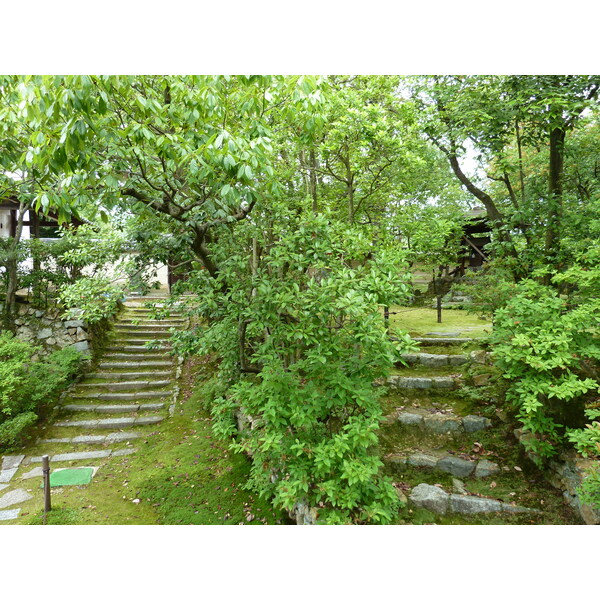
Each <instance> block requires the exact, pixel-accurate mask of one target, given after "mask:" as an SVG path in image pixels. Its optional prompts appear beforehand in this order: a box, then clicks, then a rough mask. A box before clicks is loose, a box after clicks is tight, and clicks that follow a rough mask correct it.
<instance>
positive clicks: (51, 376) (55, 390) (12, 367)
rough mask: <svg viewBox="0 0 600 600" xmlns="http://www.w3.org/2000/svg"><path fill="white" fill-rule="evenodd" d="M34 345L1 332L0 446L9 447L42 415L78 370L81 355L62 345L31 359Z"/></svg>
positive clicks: (34, 349)
mask: <svg viewBox="0 0 600 600" xmlns="http://www.w3.org/2000/svg"><path fill="white" fill-rule="evenodd" d="M35 351H36V348H35V347H34V346H32V345H31V344H29V343H27V342H24V341H21V340H19V339H17V338H15V337H13V336H12V334H10V333H2V334H0V446H12V445H14V444H16V443H17V441H18V439H19V437H20V436H21V434H22V433H23V432H24V431H25V429H26V428H27V427H29V426H30V425H31V424H32V423H34V422H35V421H36V420H37V419H38V417H40V416H43V415H44V413H45V412H46V411H47V410H48V408H50V407H51V406H52V405H53V404H54V402H55V401H56V400H57V399H58V396H59V394H60V393H61V392H62V391H63V390H64V389H65V388H66V387H67V385H68V384H69V382H70V380H71V379H72V378H73V376H74V375H75V374H76V373H77V372H78V371H79V369H80V366H81V361H82V355H81V354H80V353H79V352H78V351H77V350H74V349H73V348H63V349H62V350H57V351H55V352H53V353H52V354H50V355H49V356H48V357H46V358H44V359H43V360H39V361H37V362H32V358H33V355H34V354H35Z"/></svg>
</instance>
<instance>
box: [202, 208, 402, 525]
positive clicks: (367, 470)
mask: <svg viewBox="0 0 600 600" xmlns="http://www.w3.org/2000/svg"><path fill="white" fill-rule="evenodd" d="M285 233H286V235H285V236H282V237H281V238H279V239H278V241H277V243H276V244H275V245H274V246H273V247H272V248H271V249H270V252H269V254H268V255H266V256H263V258H262V260H261V262H260V264H259V265H258V267H257V269H256V270H255V271H254V273H252V275H251V276H250V277H247V278H242V277H238V280H237V284H233V285H232V288H231V290H230V292H229V293H228V300H227V302H226V303H225V305H226V312H224V313H223V314H222V315H221V318H220V319H218V320H217V319H215V318H214V317H215V315H216V313H215V308H216V307H217V306H218V304H219V298H218V288H217V291H216V293H215V292H213V294H212V297H211V296H210V295H209V293H205V294H204V295H203V300H204V302H205V304H204V307H205V309H206V312H207V316H210V317H211V321H212V322H211V325H210V326H208V327H207V329H206V330H205V331H204V332H203V333H202V335H203V337H202V338H201V340H200V343H201V344H202V345H203V347H200V348H196V350H203V351H206V350H212V351H214V350H217V351H218V353H219V355H220V356H221V357H222V363H221V374H222V377H224V378H231V377H234V376H235V372H236V366H237V369H239V368H240V363H241V369H242V371H246V372H254V373H255V374H249V375H246V376H244V377H242V378H241V379H240V380H239V381H237V383H234V385H233V386H232V387H231V388H230V389H229V391H228V393H227V395H226V396H223V397H221V398H219V399H217V400H216V401H215V403H214V407H213V412H214V414H215V416H217V417H218V423H217V425H216V427H215V429H216V431H218V433H219V434H220V435H221V436H224V437H226V436H229V435H232V434H234V433H235V427H234V421H233V420H232V416H233V414H234V413H237V414H238V416H239V415H244V417H242V418H247V419H249V421H250V423H252V425H251V426H250V427H249V428H246V429H245V430H244V431H243V432H242V433H241V434H240V435H239V436H238V438H237V441H236V442H235V443H234V448H235V449H236V450H237V451H244V452H247V453H248V454H250V455H251V456H252V461H253V467H252V475H251V484H252V486H253V487H254V489H256V490H257V491H259V492H260V493H261V494H262V495H265V496H267V497H272V498H273V499H274V503H275V506H276V507H279V508H285V509H286V510H290V511H291V510H292V509H293V508H294V506H296V505H297V504H298V503H305V504H307V505H308V506H313V507H315V508H316V507H318V508H319V519H320V520H322V521H323V522H331V523H333V522H374V523H376V522H389V521H390V519H391V518H392V513H393V509H394V507H395V505H396V494H395V492H394V489H393V488H392V486H391V485H390V482H389V481H387V480H385V479H384V478H382V477H381V476H380V475H379V469H380V467H381V462H380V460H379V459H378V458H377V457H376V456H375V455H374V453H373V448H374V445H375V444H376V443H377V437H376V430H377V428H378V419H379V417H380V415H381V409H380V406H379V402H378V396H379V393H378V392H377V390H376V389H375V388H373V385H372V383H373V380H374V379H375V378H377V377H381V376H384V375H385V374H386V373H387V372H388V370H389V369H390V368H391V366H392V365H393V363H394V362H395V361H396V360H397V356H398V350H399V349H402V348H396V347H395V346H394V344H393V342H391V341H390V340H389V338H388V335H387V332H386V329H385V326H384V322H383V319H382V317H381V314H380V311H379V306H381V305H382V304H384V303H392V302H398V301H400V300H401V299H402V298H404V297H405V296H406V294H407V292H408V289H409V287H408V284H407V275H399V274H398V269H399V268H401V262H398V259H399V258H401V256H400V257H399V256H398V255H396V256H393V255H392V254H390V253H389V252H386V251H385V250H384V249H382V250H381V251H380V252H375V253H374V256H373V258H372V259H371V260H365V258H366V253H365V248H366V247H368V245H369V244H368V243H367V239H366V238H364V236H362V235H361V234H360V231H359V230H357V228H349V227H347V226H341V225H339V226H332V225H331V224H330V223H328V221H327V219H326V218H325V217H323V216H315V217H311V218H306V219H302V220H299V221H297V222H293V221H292V222H291V223H290V224H289V229H288V227H287V226H286V232H285ZM361 255H362V258H363V261H362V265H361V266H357V267H351V266H350V264H351V263H353V264H356V262H358V259H359V258H360V256H361ZM210 306H212V307H213V310H212V314H210V312H211V311H210V310H209V307H210ZM240 328H241V329H243V331H244V333H243V334H242V336H241V339H240V336H239V330H240ZM238 372H239V371H238Z"/></svg>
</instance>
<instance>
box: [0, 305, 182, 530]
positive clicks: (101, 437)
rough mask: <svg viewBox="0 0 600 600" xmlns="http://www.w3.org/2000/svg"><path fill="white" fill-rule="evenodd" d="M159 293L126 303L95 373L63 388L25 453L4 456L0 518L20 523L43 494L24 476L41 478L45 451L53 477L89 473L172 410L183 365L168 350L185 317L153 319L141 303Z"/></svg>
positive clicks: (128, 449) (126, 451)
mask: <svg viewBox="0 0 600 600" xmlns="http://www.w3.org/2000/svg"><path fill="white" fill-rule="evenodd" d="M160 298H161V297H156V298H154V297H148V296H146V297H133V298H128V299H127V300H126V301H125V303H124V309H123V310H122V311H121V312H120V314H119V315H118V317H117V319H116V321H115V323H114V325H113V327H112V331H111V332H110V334H109V338H108V341H107V344H108V345H107V347H106V348H105V349H104V352H103V354H102V357H101V358H100V360H99V362H98V364H97V365H96V367H95V369H94V371H93V372H90V373H87V374H86V375H85V376H84V377H83V378H82V379H81V380H80V381H78V382H77V383H75V384H74V385H72V386H71V388H70V389H69V390H68V392H67V394H66V395H65V396H64V399H63V401H62V402H61V404H60V406H59V408H58V410H59V417H58V420H56V421H55V422H54V423H52V424H50V425H49V426H48V427H47V428H46V429H45V435H44V436H43V438H42V439H39V440H38V441H37V442H36V444H35V446H34V447H33V448H32V450H31V451H30V453H29V454H28V455H18V456H4V457H3V462H2V468H1V470H0V521H15V520H17V521H18V518H19V515H20V511H21V508H20V507H19V505H22V504H23V503H25V502H28V501H29V500H31V499H32V498H34V495H35V496H36V497H39V498H41V494H40V490H39V484H38V483H36V484H35V485H34V486H33V488H35V489H31V488H32V485H31V484H32V481H29V480H33V482H39V481H41V477H42V468H41V466H40V464H41V462H42V455H45V454H47V455H49V456H50V466H51V476H52V473H54V472H56V471H57V470H61V469H64V468H86V467H87V468H88V471H89V468H90V467H91V468H92V475H94V474H95V473H96V471H97V469H98V468H100V467H102V466H103V465H104V464H106V462H107V461H108V460H110V458H111V457H118V456H127V455H130V454H134V453H135V452H136V451H137V450H138V447H137V445H136V442H138V441H139V440H142V439H143V438H145V437H147V436H148V435H151V434H152V430H151V429H152V427H153V426H155V425H158V424H159V423H161V422H162V421H163V420H164V419H165V418H166V417H167V416H168V415H169V414H172V413H173V410H174V406H175V401H176V399H177V396H178V394H179V386H178V385H177V379H178V378H179V376H180V373H181V365H180V362H179V361H178V359H176V358H174V357H173V356H172V355H171V354H170V344H169V341H168V338H169V337H170V334H171V333H170V332H171V330H173V329H174V330H177V329H181V328H182V327H184V326H185V324H186V320H185V319H184V318H183V317H182V316H181V314H179V313H178V312H176V311H171V312H170V313H169V315H168V316H167V317H166V318H164V319H156V318H153V315H152V309H151V308H149V307H147V306H146V305H145V304H146V303H147V302H159V301H160ZM149 342H152V343H153V344H152V346H149V345H147V344H148V343H149ZM24 488H28V489H24ZM32 494H33V495H32ZM41 506H43V500H41V504H40V507H41Z"/></svg>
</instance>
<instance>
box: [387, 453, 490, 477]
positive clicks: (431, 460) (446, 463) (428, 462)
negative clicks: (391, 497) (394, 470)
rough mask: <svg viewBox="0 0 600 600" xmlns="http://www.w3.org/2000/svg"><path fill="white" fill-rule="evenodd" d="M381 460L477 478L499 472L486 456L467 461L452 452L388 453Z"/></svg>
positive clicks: (395, 464)
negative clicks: (435, 454) (434, 453)
mask: <svg viewBox="0 0 600 600" xmlns="http://www.w3.org/2000/svg"><path fill="white" fill-rule="evenodd" d="M383 462H384V463H386V464H388V465H391V466H395V467H399V468H401V469H402V468H404V467H417V468H424V469H431V470H437V471H442V472H444V473H449V474H450V475H454V476H455V477H470V476H471V475H473V476H475V477H476V478H478V479H479V478H484V477H490V476H492V475H496V474H498V473H500V467H499V466H498V465H497V464H496V463H495V462H492V461H491V460H487V459H486V458H482V459H478V460H476V461H469V460H465V459H463V458H459V457H458V456H453V455H452V454H446V455H444V456H441V457H440V456H433V455H430V454H424V453H421V452H415V453H412V454H408V455H404V454H388V455H386V456H384V457H383Z"/></svg>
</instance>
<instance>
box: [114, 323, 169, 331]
mask: <svg viewBox="0 0 600 600" xmlns="http://www.w3.org/2000/svg"><path fill="white" fill-rule="evenodd" d="M170 329H177V328H176V327H173V326H172V325H169V324H165V323H161V322H160V321H159V322H157V323H137V324H133V323H131V324H129V323H123V322H122V321H117V322H116V323H115V325H114V330H115V331H169V330H170Z"/></svg>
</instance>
